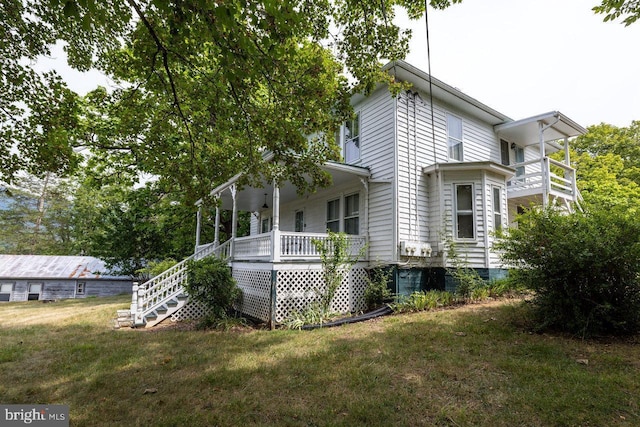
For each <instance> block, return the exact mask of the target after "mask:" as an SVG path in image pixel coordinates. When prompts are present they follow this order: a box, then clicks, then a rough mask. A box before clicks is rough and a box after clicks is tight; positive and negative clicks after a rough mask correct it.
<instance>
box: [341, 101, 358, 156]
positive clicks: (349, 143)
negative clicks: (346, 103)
mask: <svg viewBox="0 0 640 427" xmlns="http://www.w3.org/2000/svg"><path fill="white" fill-rule="evenodd" d="M358 159H360V113H356V115H355V117H354V118H353V119H352V120H348V121H347V122H346V123H345V125H344V161H345V163H352V162H354V161H356V160H358Z"/></svg>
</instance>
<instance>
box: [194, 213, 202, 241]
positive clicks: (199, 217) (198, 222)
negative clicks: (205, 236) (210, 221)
mask: <svg viewBox="0 0 640 427" xmlns="http://www.w3.org/2000/svg"><path fill="white" fill-rule="evenodd" d="M201 222H202V205H199V206H198V212H197V213H196V248H195V250H194V253H195V252H198V246H200V227H201V225H200V224H201Z"/></svg>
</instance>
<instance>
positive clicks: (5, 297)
mask: <svg viewBox="0 0 640 427" xmlns="http://www.w3.org/2000/svg"><path fill="white" fill-rule="evenodd" d="M12 292H13V283H0V301H10V300H11V293H12Z"/></svg>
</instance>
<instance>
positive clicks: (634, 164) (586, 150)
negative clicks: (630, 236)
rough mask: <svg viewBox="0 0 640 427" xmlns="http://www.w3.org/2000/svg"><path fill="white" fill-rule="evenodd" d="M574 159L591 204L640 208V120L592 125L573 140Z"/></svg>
mask: <svg viewBox="0 0 640 427" xmlns="http://www.w3.org/2000/svg"><path fill="white" fill-rule="evenodd" d="M571 148H572V151H573V153H572V155H571V159H572V163H573V165H574V166H575V168H576V171H577V181H578V187H579V188H580V192H581V194H582V196H583V197H584V199H585V203H586V206H587V207H590V206H595V207H598V206H600V207H605V208H612V207H616V206H618V207H624V208H625V209H626V211H627V213H628V215H635V214H637V213H638V211H639V209H640V122H638V121H634V122H632V123H631V125H630V126H629V127H615V126H612V125H608V124H604V123H602V124H600V125H596V126H590V127H589V128H588V132H587V133H586V134H585V135H582V136H580V137H578V138H576V139H575V140H573V141H572V142H571Z"/></svg>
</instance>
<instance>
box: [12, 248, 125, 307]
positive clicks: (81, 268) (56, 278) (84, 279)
mask: <svg viewBox="0 0 640 427" xmlns="http://www.w3.org/2000/svg"><path fill="white" fill-rule="evenodd" d="M132 285H133V280H132V278H131V277H129V276H118V275H115V274H113V273H111V272H110V271H109V269H108V268H107V267H106V265H105V263H104V262H103V261H102V260H100V259H98V258H94V257H89V256H51V255H0V301H28V300H58V299H68V298H86V297H92V296H96V297H103V296H109V295H119V294H123V293H130V292H131V287H132Z"/></svg>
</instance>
